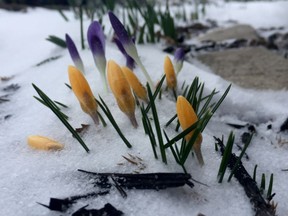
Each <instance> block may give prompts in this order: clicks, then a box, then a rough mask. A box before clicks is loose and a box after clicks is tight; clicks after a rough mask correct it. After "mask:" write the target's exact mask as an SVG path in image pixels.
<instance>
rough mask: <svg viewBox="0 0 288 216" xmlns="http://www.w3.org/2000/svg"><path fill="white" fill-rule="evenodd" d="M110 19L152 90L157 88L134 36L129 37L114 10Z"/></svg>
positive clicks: (127, 51)
mask: <svg viewBox="0 0 288 216" xmlns="http://www.w3.org/2000/svg"><path fill="white" fill-rule="evenodd" d="M108 15H109V19H110V23H111V25H112V28H113V29H114V31H115V34H116V35H117V37H118V39H119V41H120V42H121V44H122V46H123V48H124V50H125V51H126V53H127V54H128V55H129V56H131V58H133V59H134V61H135V62H136V63H137V65H138V66H139V67H140V68H141V70H142V72H143V73H144V75H145V77H146V79H147V81H148V83H149V85H150V87H151V89H152V90H155V87H154V84H153V82H152V79H151V77H150V76H149V74H148V72H147V71H146V69H145V67H144V65H143V64H142V62H141V60H140V58H139V55H138V52H137V49H136V46H135V44H134V43H133V41H132V38H131V37H129V34H128V32H127V31H126V29H125V27H124V26H123V24H122V23H121V22H120V20H119V19H118V18H117V17H116V16H115V14H114V13H113V12H111V11H110V12H109V13H108Z"/></svg>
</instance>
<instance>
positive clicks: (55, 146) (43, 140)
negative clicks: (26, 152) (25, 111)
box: [27, 135, 64, 151]
mask: <svg viewBox="0 0 288 216" xmlns="http://www.w3.org/2000/svg"><path fill="white" fill-rule="evenodd" d="M27 142H28V145H29V146H30V147H32V148H34V149H39V150H46V151H48V150H61V149H63V148H64V145H63V144H61V143H58V142H56V141H54V140H52V139H49V138H47V137H44V136H37V135H35V136H29V137H28V138H27Z"/></svg>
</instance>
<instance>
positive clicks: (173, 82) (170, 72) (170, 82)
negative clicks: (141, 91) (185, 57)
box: [164, 56, 177, 89]
mask: <svg viewBox="0 0 288 216" xmlns="http://www.w3.org/2000/svg"><path fill="white" fill-rule="evenodd" d="M164 72H165V75H166V82H167V86H168V88H170V89H175V88H176V86H177V78H176V74H175V70H174V66H173V64H172V61H171V59H170V58H169V57H168V56H166V57H165V60H164Z"/></svg>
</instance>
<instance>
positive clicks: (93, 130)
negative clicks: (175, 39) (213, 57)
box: [0, 1, 288, 216]
mask: <svg viewBox="0 0 288 216" xmlns="http://www.w3.org/2000/svg"><path fill="white" fill-rule="evenodd" d="M254 4H256V3H249V4H247V6H245V7H246V9H249V8H250V9H251V7H252V6H251V7H250V6H249V5H254ZM258 4H259V8H262V6H263V8H264V9H265V8H266V7H267V8H268V6H267V5H269V13H268V12H267V13H265V12H263V13H265V16H264V17H265V20H262V23H260V17H261V18H262V17H263V13H262V12H261V13H260V12H259V10H260V9H259V10H258V9H257V8H258V7H254V6H253V8H254V9H253V10H254V12H249V14H253V16H252V15H251V17H250V18H249V19H248V18H247V17H245V15H244V12H243V13H242V12H241V10H236V11H235V12H234V14H233V15H234V16H233V17H232V15H231V16H228V15H227V13H224V12H219V13H216V9H215V8H214V9H213V7H212V8H211V9H209V7H208V8H207V14H210V12H211V14H210V15H209V16H211V18H212V17H213V18H214V19H215V18H217V19H219V20H226V19H227V18H229V19H236V20H239V21H240V22H244V21H245V23H251V24H252V25H254V24H255V26H259V27H260V26H261V27H271V26H287V19H286V20H285V15H287V13H285V12H286V11H287V10H286V9H287V7H288V2H284V1H283V2H279V3H278V4H274V3H273V4H272V3H270V4H269V3H263V4H260V3H258ZM235 5H240V3H235ZM243 5H244V4H243ZM235 7H236V6H235ZM243 7H244V6H243ZM241 8H242V7H240V9H241ZM256 9H257V10H256ZM264 9H263V10H264ZM219 10H220V9H219ZM221 10H224V9H221ZM251 10H252V9H251ZM265 10H266V9H265ZM213 11H214V12H213ZM229 11H230V9H229ZM248 11H249V10H248ZM272 11H275V13H274V12H272ZM276 11H277V12H276ZM230 13H232V11H230ZM65 14H66V15H67V16H68V17H69V19H70V21H69V22H65V21H64V20H63V19H62V18H61V16H60V15H59V13H58V12H55V11H52V10H46V9H28V12H27V13H21V12H7V11H3V10H0V17H1V22H0V47H1V51H0V62H1V72H0V76H1V77H5V76H14V78H12V79H11V80H10V81H6V82H4V81H1V82H0V96H2V95H5V94H7V93H8V94H10V92H5V91H4V90H3V88H5V87H6V86H8V85H10V84H13V83H15V84H19V85H20V89H18V90H17V91H16V92H15V93H11V95H10V96H9V100H10V101H9V102H5V103H1V104H0V158H1V159H0V162H1V169H0V176H1V178H0V188H1V190H0V215H35V216H36V215H60V214H59V213H58V212H52V211H49V210H48V209H45V208H43V207H42V206H40V205H38V204H37V203H36V202H41V203H48V201H49V198H50V197H57V198H64V197H68V196H72V195H79V194H85V193H86V192H91V191H97V190H98V189H97V188H95V187H93V185H92V183H91V181H90V180H89V178H88V177H87V176H86V175H83V174H81V173H79V172H77V169H84V170H89V171H94V172H127V173H130V172H133V171H139V167H137V166H135V165H132V164H130V163H128V162H127V161H126V160H124V159H123V157H122V156H127V157H128V156H129V155H128V154H131V155H135V156H138V157H140V158H142V159H143V163H144V165H145V167H146V168H145V169H144V170H142V171H141V172H182V169H181V167H179V166H178V165H177V164H176V163H175V161H174V159H173V157H172V155H171V154H170V153H169V152H168V165H164V164H163V163H162V162H161V161H160V160H156V159H155V158H154V156H153V152H152V149H151V146H150V143H149V139H148V137H147V136H145V134H144V130H143V127H142V124H141V114H140V110H139V109H137V110H136V118H137V120H138V123H139V128H137V129H134V128H133V127H132V126H131V125H130V123H129V121H128V119H127V118H126V116H125V115H124V114H123V113H121V112H120V110H119V108H118V107H117V105H116V102H115V99H114V97H113V95H112V93H105V92H104V91H103V90H102V89H103V86H102V84H101V79H100V74H99V72H98V71H97V69H96V67H95V65H94V62H93V59H92V55H91V53H90V51H89V50H87V49H86V50H85V51H80V55H81V57H82V59H83V62H84V65H85V68H86V78H87V80H88V82H89V83H90V85H91V87H92V90H93V92H94V94H95V95H98V94H100V95H101V96H102V98H103V99H104V100H105V102H106V103H107V104H108V105H109V107H110V109H111V111H112V113H113V115H114V116H115V118H116V121H117V123H118V124H119V126H120V127H121V129H122V131H123V133H124V134H125V135H126V137H127V139H128V140H129V141H130V142H131V143H132V145H133V148H132V149H128V148H127V147H126V146H125V145H124V143H123V142H122V140H121V139H120V138H119V136H118V135H117V133H116V131H115V130H114V128H113V127H112V126H111V124H110V123H109V125H108V126H107V127H106V128H103V127H102V126H97V127H95V126H94V125H93V122H92V120H91V119H90V118H89V116H87V115H86V114H84V113H83V112H82V111H81V108H80V106H79V103H78V101H77V100H76V97H75V96H74V95H73V93H72V92H71V91H70V90H69V89H68V88H67V87H66V86H65V85H64V83H69V80H68V74H67V67H68V65H71V64H73V63H72V60H71V58H70V56H69V54H68V52H67V50H66V49H61V48H58V47H56V46H54V45H53V44H51V43H49V42H47V41H46V40H44V39H45V38H47V36H48V35H57V36H59V37H62V38H64V35H65V33H68V34H69V35H70V36H71V37H72V38H73V39H74V41H75V43H76V45H77V47H78V48H80V46H79V45H80V35H79V23H78V21H76V20H74V17H73V14H72V13H70V12H66V13H65ZM213 14H214V15H213ZM225 14H226V15H225ZM257 14H258V15H257ZM274 14H277V18H275V17H276V16H275V15H274ZM281 14H282V16H283V19H282V18H281V19H280V18H279V17H280V15H281ZM216 15H217V16H216ZM226 16H227V17H226ZM249 16H250V15H249ZM243 17H245V18H243ZM278 18H279V19H278ZM286 18H287V17H286ZM105 19H106V21H107V20H108V18H107V17H105ZM105 19H104V22H106V21H105ZM262 19H263V18H262ZM271 20H273V22H272V21H271ZM88 25H89V20H86V21H85V25H84V29H87V27H88ZM110 28H111V27H110V24H109V23H108V21H107V25H106V30H107V32H109V29H110ZM109 37H110V36H109V35H108V39H109ZM86 46H87V44H86ZM137 48H138V52H139V53H140V56H141V59H142V61H143V63H144V65H145V66H146V67H147V70H148V71H149V73H150V74H151V76H152V79H153V81H154V82H155V83H156V82H157V81H158V80H159V79H160V77H161V75H162V74H163V61H164V57H165V55H166V54H165V53H163V52H162V51H161V50H159V49H157V48H155V46H154V45H143V46H137ZM106 52H107V53H106V58H107V59H113V60H115V61H116V62H118V63H119V64H120V65H124V64H125V60H124V58H123V56H122V54H121V53H120V52H119V51H118V49H117V47H116V46H115V45H114V44H112V43H111V42H110V41H109V40H107V47H106ZM58 55H61V56H62V57H61V58H59V59H58V60H55V61H53V62H50V63H46V64H43V65H41V66H39V67H36V66H35V65H36V64H37V63H39V62H41V61H42V60H44V59H47V58H49V57H53V56H58ZM135 73H136V74H137V75H138V76H139V77H140V79H141V81H142V82H143V83H144V82H145V78H144V76H143V75H142V73H141V71H140V70H139V69H138V68H136V70H135ZM195 76H199V77H200V80H201V81H203V82H205V87H206V90H205V92H206V93H208V92H210V91H212V90H213V89H214V88H216V89H217V90H219V91H220V92H221V93H223V92H224V90H225V89H226V88H227V86H228V85H229V83H228V82H227V81H225V80H223V79H222V78H220V77H219V76H217V75H214V74H212V73H210V72H206V71H204V70H203V69H202V68H198V67H196V66H193V65H190V64H188V63H185V64H184V67H183V69H182V72H181V73H180V74H179V76H178V86H181V84H182V83H183V81H184V80H185V81H186V83H189V82H190V81H192V80H193V78H194V77H195ZM31 83H35V84H36V85H37V86H38V87H40V88H41V89H42V90H43V91H44V92H45V93H47V95H48V96H49V97H51V98H52V99H54V100H57V101H61V102H63V103H64V104H66V105H68V106H69V108H68V109H63V111H64V112H65V113H66V114H67V115H68V116H69V117H70V119H69V121H70V123H71V124H72V125H73V127H80V124H83V123H86V124H90V125H91V126H90V128H89V129H88V131H87V132H86V133H85V134H84V135H83V139H84V141H85V142H86V144H87V145H88V147H89V148H90V150H91V152H90V153H89V154H87V153H86V152H85V151H84V150H83V149H82V148H81V146H80V145H79V144H78V143H77V141H76V140H75V139H73V137H72V136H71V134H70V133H69V132H68V130H67V129H66V128H65V127H64V126H63V125H62V124H61V123H60V121H59V120H58V119H57V118H56V117H55V115H54V114H53V113H52V112H51V111H50V110H48V109H47V108H45V107H44V106H43V105H41V104H40V103H39V102H37V101H36V100H35V99H34V98H33V95H36V94H37V93H36V92H35V90H34V89H33V88H32V85H31ZM287 96H288V95H287V90H282V91H277V92H276V91H270V90H267V91H257V90H245V89H242V88H240V87H237V86H235V85H233V87H232V89H231V91H230V93H229V94H228V96H227V98H226V100H225V101H224V103H223V104H222V106H221V107H220V109H219V110H218V112H217V113H216V114H215V116H214V117H213V118H212V120H211V122H210V123H209V125H208V126H207V128H206V130H205V131H204V133H203V144H202V153H203V156H204V160H205V166H203V167H200V166H199V165H198V163H197V161H196V160H195V158H190V159H189V160H188V162H187V168H188V171H189V172H190V173H191V174H192V176H193V178H194V179H197V180H198V181H200V182H203V183H205V184H207V185H209V187H206V186H203V185H200V184H197V183H195V187H194V188H193V189H191V188H189V187H188V186H185V187H182V188H174V189H167V190H163V191H153V190H151V191H148V190H130V191H129V190H128V191H127V194H128V197H127V198H126V199H124V198H122V197H121V195H120V194H119V192H118V191H117V190H116V189H113V190H111V192H110V194H108V195H106V196H103V197H98V198H94V199H88V200H81V201H80V202H78V203H77V204H75V205H74V206H73V207H72V208H71V212H73V211H75V210H76V209H78V208H80V207H82V206H84V205H86V204H89V208H102V207H103V206H104V204H105V203H107V202H109V203H111V204H112V205H114V206H115V207H116V208H118V209H119V210H121V211H123V212H124V213H125V215H176V214H177V215H179V216H180V215H181V216H182V215H183V216H184V215H197V214H198V213H202V214H205V215H253V211H252V207H251V204H250V202H249V199H248V198H247V196H246V195H245V192H244V190H243V188H242V187H241V186H240V185H239V183H238V182H237V181H236V180H235V179H233V180H232V181H231V182H230V183H227V181H226V180H225V181H224V182H223V183H222V184H219V183H218V182H217V171H218V168H219V164H220V160H221V157H220V155H219V153H217V152H215V150H214V139H213V136H217V137H221V136H222V135H224V136H225V138H226V139H227V137H228V134H229V133H230V131H231V130H233V129H232V128H230V127H228V126H227V125H226V124H225V123H241V124H246V123H251V124H254V125H255V126H256V129H257V134H256V135H255V137H254V138H253V140H252V143H251V145H250V146H249V148H248V150H247V154H248V155H249V158H250V159H249V161H247V160H246V159H243V163H244V165H245V167H246V169H247V170H248V172H249V173H250V174H252V173H253V168H254V165H256V164H258V172H257V179H258V182H259V181H260V177H261V174H262V173H265V174H266V176H267V179H266V180H267V181H268V177H269V176H270V174H271V173H274V187H273V192H275V193H276V196H275V198H274V201H275V202H277V203H278V207H277V213H278V215H287V213H288V206H287V204H286V203H287V200H288V187H287V180H286V179H287V175H288V173H287V172H283V171H281V169H287V168H288V161H287V153H288V145H287V144H284V145H281V144H279V143H278V141H279V139H280V138H281V139H282V140H288V135H287V133H286V134H285V133H278V131H279V127H280V125H281V124H282V123H283V122H284V120H285V119H286V118H287V117H288V111H287V107H288V97H287ZM157 107H158V110H159V119H160V121H161V125H163V127H164V124H165V123H166V122H167V121H168V120H169V118H170V117H171V116H173V115H174V114H175V102H173V101H172V100H171V99H170V98H169V97H163V99H162V100H160V101H157ZM7 115H12V116H11V117H10V118H8V119H7V120H4V117H5V116H7ZM269 124H272V129H271V130H267V126H268V125H269ZM166 130H167V131H168V132H169V133H173V129H172V128H171V129H169V128H168V129H166ZM243 131H244V129H243V130H235V131H234V132H235V134H236V142H237V143H240V135H241V134H242V133H243ZM34 134H35V135H36V134H37V135H43V136H48V137H51V138H53V139H55V140H57V141H59V142H61V143H63V144H64V145H65V148H64V150H62V151H59V152H41V151H36V150H33V149H31V148H29V146H28V145H27V141H26V139H27V136H29V135H34ZM233 151H234V152H236V153H237V154H239V150H237V148H235V149H234V150H233ZM119 163H122V164H123V165H119ZM226 178H227V177H226ZM226 178H225V179H226ZM71 212H70V213H71ZM61 215H63V214H61ZM67 215H69V213H67Z"/></svg>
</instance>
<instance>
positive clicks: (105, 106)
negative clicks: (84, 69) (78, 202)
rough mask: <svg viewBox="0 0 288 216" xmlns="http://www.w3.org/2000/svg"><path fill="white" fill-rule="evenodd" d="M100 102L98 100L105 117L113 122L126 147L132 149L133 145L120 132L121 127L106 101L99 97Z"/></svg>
mask: <svg viewBox="0 0 288 216" xmlns="http://www.w3.org/2000/svg"><path fill="white" fill-rule="evenodd" d="M99 98H100V100H101V102H100V101H98V100H96V101H97V103H98V104H99V106H100V108H101V109H102V111H103V112H104V113H105V115H106V116H107V118H108V119H109V121H110V122H111V124H112V126H113V127H114V128H115V130H116V131H117V133H118V135H119V136H120V137H121V139H122V140H123V142H124V143H125V144H126V146H127V147H128V148H132V145H131V144H130V142H129V141H128V140H127V139H126V137H125V136H124V134H123V133H122V131H121V130H120V128H119V126H118V125H117V123H116V121H115V119H114V117H113V115H112V113H111V112H110V110H109V108H108V106H107V105H106V103H105V102H104V100H103V99H102V98H101V97H100V96H99Z"/></svg>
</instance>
